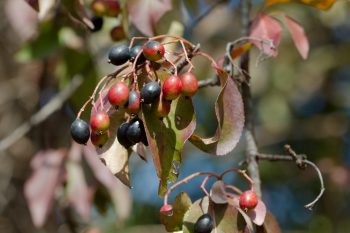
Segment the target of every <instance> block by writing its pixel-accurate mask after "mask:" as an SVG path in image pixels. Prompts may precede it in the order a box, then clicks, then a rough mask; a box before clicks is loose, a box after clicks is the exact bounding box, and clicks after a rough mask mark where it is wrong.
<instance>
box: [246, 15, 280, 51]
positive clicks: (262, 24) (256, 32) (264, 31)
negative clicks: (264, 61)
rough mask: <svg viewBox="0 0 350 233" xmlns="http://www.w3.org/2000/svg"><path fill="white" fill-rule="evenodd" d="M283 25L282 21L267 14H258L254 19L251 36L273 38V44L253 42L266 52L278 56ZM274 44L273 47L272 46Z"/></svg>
mask: <svg viewBox="0 0 350 233" xmlns="http://www.w3.org/2000/svg"><path fill="white" fill-rule="evenodd" d="M281 33H282V27H281V23H280V22H279V21H278V20H276V19H274V18H273V17H271V16H269V15H265V14H258V15H257V16H256V18H255V20H254V21H253V24H252V27H251V32H250V35H249V36H250V37H254V38H258V39H264V40H271V41H272V44H269V43H267V42H261V41H257V40H251V42H252V43H253V44H254V45H255V46H256V47H257V48H259V49H260V50H261V51H262V52H263V53H264V54H266V55H268V56H272V57H276V56H277V54H278V52H277V47H278V46H279V44H280V41H281ZM271 45H273V47H272V46H271Z"/></svg>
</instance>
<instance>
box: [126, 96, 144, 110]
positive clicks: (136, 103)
mask: <svg viewBox="0 0 350 233" xmlns="http://www.w3.org/2000/svg"><path fill="white" fill-rule="evenodd" d="M140 100H141V96H140V92H138V91H130V93H129V98H128V102H127V103H126V110H127V111H128V113H133V114H136V113H138V112H139V111H140Z"/></svg>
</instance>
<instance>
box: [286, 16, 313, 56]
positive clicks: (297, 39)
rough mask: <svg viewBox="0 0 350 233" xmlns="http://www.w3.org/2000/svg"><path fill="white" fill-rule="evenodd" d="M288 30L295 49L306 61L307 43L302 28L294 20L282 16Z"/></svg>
mask: <svg viewBox="0 0 350 233" xmlns="http://www.w3.org/2000/svg"><path fill="white" fill-rule="evenodd" d="M284 19H285V20H286V23H287V27H288V30H289V32H290V34H291V35H292V39H293V41H294V44H295V47H296V48H297V49H298V51H299V53H300V55H301V57H302V58H303V59H306V58H307V57H308V54H309V41H308V39H307V36H306V34H305V31H304V28H303V27H302V26H301V25H300V24H299V23H298V22H297V21H295V20H294V19H292V18H290V17H288V16H284Z"/></svg>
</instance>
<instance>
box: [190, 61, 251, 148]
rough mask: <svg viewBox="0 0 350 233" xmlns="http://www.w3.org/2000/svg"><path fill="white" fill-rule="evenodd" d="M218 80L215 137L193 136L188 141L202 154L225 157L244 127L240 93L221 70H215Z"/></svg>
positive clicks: (233, 146)
mask: <svg viewBox="0 0 350 233" xmlns="http://www.w3.org/2000/svg"><path fill="white" fill-rule="evenodd" d="M216 71H217V75H218V76H219V78H220V83H221V87H222V89H221V91H220V93H219V96H218V98H217V100H216V103H215V114H216V118H217V121H218V127H217V129H216V132H215V135H214V136H213V137H210V138H201V137H200V136H198V135H196V134H193V135H192V136H191V137H190V141H191V143H192V144H193V145H195V146H196V147H198V148H199V149H201V150H203V151H204V152H207V153H211V154H214V155H225V154H228V153H229V152H231V151H232V150H233V149H234V148H235V146H236V145H237V143H238V141H239V139H240V137H241V134H242V131H243V126H244V110H243V101H242V96H241V93H240V92H239V90H238V88H237V86H236V84H235V83H234V81H233V80H232V78H231V77H229V75H228V74H227V73H226V72H225V71H223V70H222V69H221V68H218V67H217V68H216Z"/></svg>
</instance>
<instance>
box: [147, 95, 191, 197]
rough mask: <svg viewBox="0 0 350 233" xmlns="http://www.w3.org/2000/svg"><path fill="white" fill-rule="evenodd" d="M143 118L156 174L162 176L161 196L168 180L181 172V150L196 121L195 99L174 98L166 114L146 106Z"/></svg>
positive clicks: (172, 179)
mask: <svg viewBox="0 0 350 233" xmlns="http://www.w3.org/2000/svg"><path fill="white" fill-rule="evenodd" d="M142 112H143V120H144V124H145V129H146V135H147V140H148V143H149V147H150V149H151V152H152V156H153V161H154V165H155V167H156V170H157V175H158V177H159V178H160V184H159V190H158V193H159V195H164V194H165V192H166V190H167V185H168V183H169V182H174V181H175V180H176V179H177V177H178V175H179V168H180V165H181V160H182V159H181V153H182V150H183V147H184V144H185V142H186V141H187V139H188V138H189V137H190V136H191V134H192V133H193V131H194V129H195V127H196V122H195V115H194V108H193V104H192V100H191V99H189V98H185V97H183V96H181V97H179V98H178V99H176V100H174V101H173V102H172V104H171V110H170V113H169V115H168V116H167V117H165V118H163V119H162V120H160V119H158V118H157V117H155V116H154V113H153V112H152V110H151V106H147V105H144V106H143V109H142Z"/></svg>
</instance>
